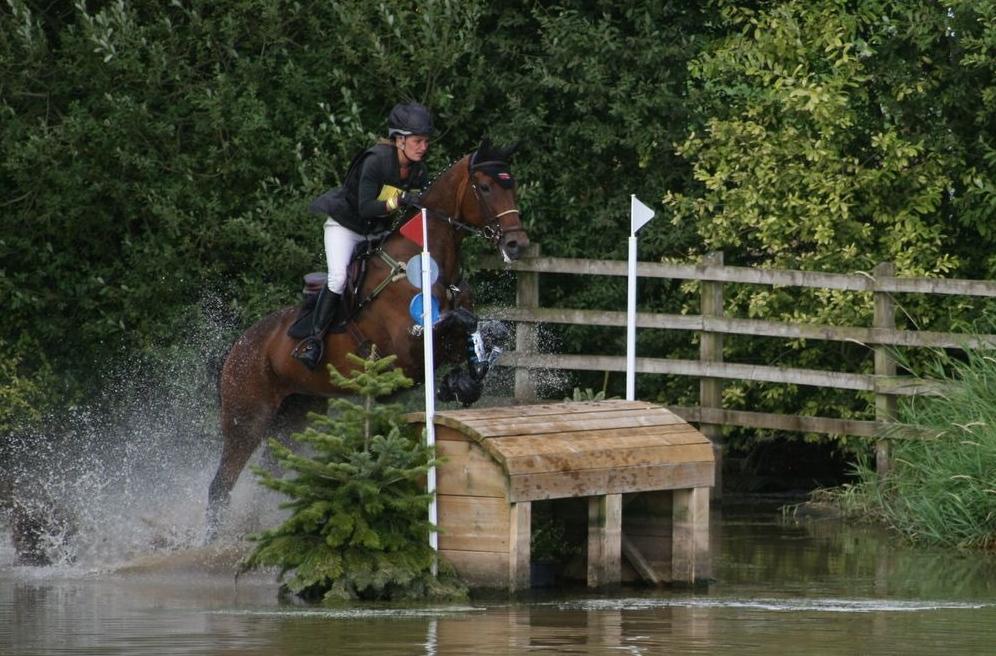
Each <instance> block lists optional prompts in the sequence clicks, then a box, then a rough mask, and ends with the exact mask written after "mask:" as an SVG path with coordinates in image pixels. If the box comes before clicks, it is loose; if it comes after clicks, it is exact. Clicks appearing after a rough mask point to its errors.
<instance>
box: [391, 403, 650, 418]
mask: <svg viewBox="0 0 996 656" xmlns="http://www.w3.org/2000/svg"><path fill="white" fill-rule="evenodd" d="M649 408H659V409H664V410H666V409H667V408H665V407H664V406H661V405H659V404H654V403H649V402H647V401H622V400H618V399H609V400H606V401H581V402H577V401H571V402H558V403H538V404H523V405H510V406H494V407H490V408H473V409H465V410H444V411H442V412H437V413H436V417H437V418H439V417H446V418H449V419H455V420H457V421H459V422H468V421H476V420H479V419H518V418H519V417H541V416H545V415H563V414H586V413H592V412H605V411H618V410H629V409H632V410H643V409H649ZM413 414H417V415H418V416H421V417H424V414H423V413H413ZM406 416H407V415H406Z"/></svg>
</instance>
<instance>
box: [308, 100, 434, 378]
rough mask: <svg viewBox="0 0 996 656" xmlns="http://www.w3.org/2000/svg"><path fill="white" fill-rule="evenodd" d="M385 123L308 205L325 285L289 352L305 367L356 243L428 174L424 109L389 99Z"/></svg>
mask: <svg viewBox="0 0 996 656" xmlns="http://www.w3.org/2000/svg"><path fill="white" fill-rule="evenodd" d="M387 125H388V131H387V136H388V139H387V140H381V141H380V142H378V143H377V144H375V145H374V146H372V147H371V148H368V149H367V150H365V151H363V152H362V153H360V154H359V155H357V156H356V157H355V158H353V162H352V163H351V164H350V165H349V170H348V171H347V172H346V178H345V181H344V182H343V184H342V186H341V187H336V188H335V189H332V190H330V191H328V192H326V193H324V194H322V195H321V196H319V197H318V198H316V199H315V200H314V201H313V202H312V203H311V205H310V206H309V208H308V209H309V210H310V211H311V212H313V213H315V214H320V215H322V216H325V217H326V219H325V259H326V261H327V262H328V283H327V284H328V289H323V290H322V293H320V294H319V296H318V301H317V302H316V305H315V309H314V311H313V314H312V317H313V321H312V326H311V334H310V335H309V336H307V337H305V338H304V339H303V340H302V341H301V342H300V343H299V344H298V345H297V347H296V348H295V349H294V357H295V358H297V359H298V360H300V361H301V362H303V363H304V365H305V366H307V367H308V368H309V369H314V368H315V367H317V366H318V363H319V362H321V359H322V355H323V351H324V336H325V331H326V330H327V329H328V327H329V325H330V324H331V322H332V319H333V317H334V315H335V310H336V308H337V307H338V306H339V304H340V298H341V295H342V291H343V289H344V288H345V286H346V269H347V268H348V266H349V261H350V258H351V257H352V254H353V249H354V248H355V247H356V244H358V243H360V242H362V241H364V240H366V239H367V238H368V237H369V235H371V234H374V233H378V232H383V231H385V230H387V229H388V228H389V227H390V226H389V219H388V217H389V215H390V214H391V213H392V212H393V211H394V210H396V209H397V208H398V207H399V206H401V205H409V204H413V203H414V201H415V199H416V198H417V197H418V193H419V192H420V191H421V189H422V188H423V187H424V186H425V185H426V183H427V180H428V175H427V173H426V167H425V162H424V161H423V160H424V158H425V154H426V151H427V150H428V148H429V137H430V135H431V134H432V131H433V129H432V115H431V114H430V113H429V110H428V109H427V108H426V107H424V106H423V105H420V104H418V103H402V104H398V105H395V106H394V109H392V110H391V114H390V116H388V119H387Z"/></svg>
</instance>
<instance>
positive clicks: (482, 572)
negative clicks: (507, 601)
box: [439, 549, 509, 589]
mask: <svg viewBox="0 0 996 656" xmlns="http://www.w3.org/2000/svg"><path fill="white" fill-rule="evenodd" d="M439 556H440V558H443V559H445V560H446V561H447V562H449V563H450V564H451V565H453V568H454V569H455V570H456V571H457V574H459V575H460V578H462V579H463V580H464V581H466V582H467V584H468V585H470V586H471V587H475V588H500V589H508V587H509V580H508V553H507V552H495V551H462V550H459V549H440V550H439Z"/></svg>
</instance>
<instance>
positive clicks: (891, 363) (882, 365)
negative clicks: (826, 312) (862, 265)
mask: <svg viewBox="0 0 996 656" xmlns="http://www.w3.org/2000/svg"><path fill="white" fill-rule="evenodd" d="M874 275H875V280H876V282H877V281H878V280H879V279H880V278H891V277H893V276H895V275H896V265H894V264H893V263H891V262H882V263H881V264H879V265H877V266H876V267H875V269H874ZM876 290H877V284H876ZM874 326H875V328H885V329H887V330H894V329H895V328H896V309H895V305H894V304H893V301H892V296H891V294H889V292H880V291H875V317H874ZM875 375H876V376H895V375H896V361H895V360H893V359H892V356H891V355H889V350H888V347H886V346H882V345H876V346H875ZM895 419H896V397H895V396H893V395H891V394H878V393H876V394H875V420H876V421H894V420H895ZM890 468H891V463H890V461H889V441H888V440H885V439H879V440H878V441H877V442H876V443H875V470H876V471H877V472H878V475H879V477H882V476H885V474H886V473H888V471H889V469H890Z"/></svg>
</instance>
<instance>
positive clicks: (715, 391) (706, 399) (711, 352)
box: [699, 253, 723, 499]
mask: <svg viewBox="0 0 996 656" xmlns="http://www.w3.org/2000/svg"><path fill="white" fill-rule="evenodd" d="M702 264H703V266H710V265H713V266H722V265H723V254H722V253H708V254H706V255H705V256H703V257H702ZM701 296H702V300H701V312H702V316H703V317H722V316H723V283H721V282H702V292H701ZM699 360H701V361H702V362H722V361H723V335H722V334H721V333H711V332H705V331H703V332H701V333H699ZM699 405H700V406H701V407H703V408H722V407H723V381H722V380H720V379H717V378H701V379H699ZM699 430H700V431H701V432H702V434H703V435H705V436H706V437H708V438H709V441H710V442H712V451H713V457H714V460H715V463H716V483H715V485H714V486H713V487H712V488H711V489H712V496H713V498H716V499H718V498H720V497H721V496H722V493H723V427H722V425H720V424H709V423H705V422H702V423H700V424H699Z"/></svg>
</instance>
